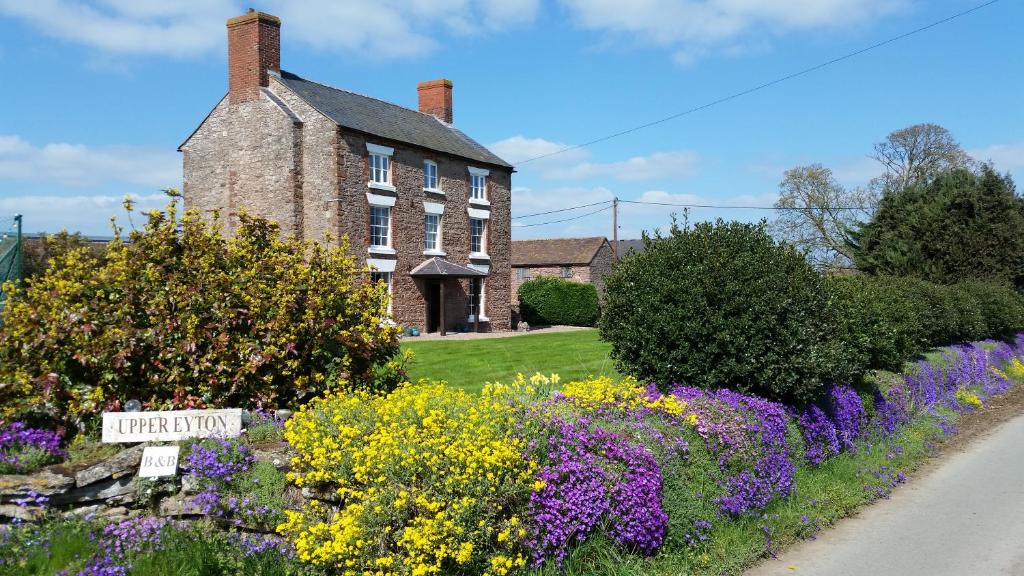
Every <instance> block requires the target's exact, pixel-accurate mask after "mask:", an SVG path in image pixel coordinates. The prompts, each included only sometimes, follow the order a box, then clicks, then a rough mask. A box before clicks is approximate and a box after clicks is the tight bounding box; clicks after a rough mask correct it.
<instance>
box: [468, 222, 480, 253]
mask: <svg viewBox="0 0 1024 576" xmlns="http://www.w3.org/2000/svg"><path fill="white" fill-rule="evenodd" d="M483 240H484V221H483V220H480V219H478V218H470V219H469V251H470V252H483V251H484V250H483V248H484V246H483V243H484V242H483Z"/></svg>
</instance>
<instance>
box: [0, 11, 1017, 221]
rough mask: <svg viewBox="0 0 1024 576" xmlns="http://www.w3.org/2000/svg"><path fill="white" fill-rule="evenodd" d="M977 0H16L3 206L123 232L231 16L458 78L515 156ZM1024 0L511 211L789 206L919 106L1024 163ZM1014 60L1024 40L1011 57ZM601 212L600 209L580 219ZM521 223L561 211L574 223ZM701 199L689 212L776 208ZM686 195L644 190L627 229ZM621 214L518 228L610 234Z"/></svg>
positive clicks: (383, 94)
mask: <svg viewBox="0 0 1024 576" xmlns="http://www.w3.org/2000/svg"><path fill="white" fill-rule="evenodd" d="M978 3H980V0H932V1H924V0H888V1H886V0H774V1H767V0H762V1H757V0H637V1H634V2H629V3H620V2H612V1H610V0H590V1H588V0H552V1H544V0H377V1H375V2H357V1H352V0H335V1H328V0H315V1H308V2H299V1H290V2H286V1H285V0H268V1H265V2H260V3H248V4H243V3H240V2H234V1H231V0H210V1H207V2H189V1H180V2H158V1H154V0H33V1H32V2H25V1H23V0H0V70H2V71H3V77H4V78H5V88H4V90H3V96H2V102H3V106H0V219H3V218H6V217H7V215H9V214H13V213H24V214H25V228H26V230H27V231H43V230H47V231H56V230H59V229H60V228H68V229H70V230H79V231H82V232H84V233H87V234H107V233H109V222H108V221H109V217H110V216H111V215H112V214H114V213H117V212H119V205H120V203H121V198H122V197H123V196H124V195H125V194H132V195H134V196H136V197H137V198H138V201H139V204H140V206H142V207H144V208H148V207H155V206H160V205H162V203H163V199H162V197H161V195H160V193H159V190H160V189H161V188H164V187H167V186H180V180H181V158H180V156H179V154H178V152H176V151H175V150H176V148H177V146H178V144H180V143H181V141H182V140H183V139H184V138H185V137H186V136H187V135H188V134H189V133H190V132H191V130H192V129H193V128H194V127H195V126H196V125H197V124H198V123H199V121H200V120H202V118H203V116H204V115H205V114H206V113H207V112H208V111H209V110H210V108H211V107H212V106H213V105H214V104H215V103H216V102H217V101H218V99H219V98H220V97H221V96H222V95H223V94H224V92H225V90H226V85H227V75H226V47H225V36H226V33H225V29H224V21H225V20H226V18H228V17H230V16H233V15H237V14H240V13H242V12H244V10H245V8H246V7H247V6H249V5H252V6H254V7H255V8H257V9H260V10H264V11H267V12H271V13H273V14H276V15H278V16H280V17H281V19H282V67H283V68H284V69H286V70H289V71H291V72H295V73H297V74H300V75H302V76H305V77H307V78H311V79H314V80H317V81H319V82H323V83H326V84H331V85H335V86H338V87H342V88H346V89H350V90H353V91H356V92H361V93H364V94H369V95H372V96H376V97H379V98H382V99H385V100H389V101H392V102H396V103H399V104H403V105H406V106H409V107H415V105H416V83H417V82H418V81H421V80H428V79H434V78H439V77H446V78H449V79H451V80H452V81H453V82H454V86H455V88H454V90H455V92H454V117H455V124H456V126H458V127H459V128H461V129H462V130H464V131H466V132H467V133H469V134H470V135H472V136H473V137H474V138H476V139H477V140H479V141H480V142H482V143H484V144H487V145H489V146H491V147H492V149H494V150H495V151H496V152H498V153H499V154H500V155H501V156H503V157H504V158H505V159H506V160H508V161H510V162H513V163H516V162H517V161H520V160H523V159H525V158H529V157H533V156H536V155H537V154H539V153H545V152H549V151H552V150H556V149H559V148H560V147H563V146H565V145H572V144H577V143H580V142H585V141H589V140H592V139H595V138H598V137H601V136H604V135H606V134H609V133H614V132H617V131H620V130H623V129H627V128H630V127H632V126H635V125H637V124H642V123H645V122H648V121H651V120H655V119H658V118H661V117H664V116H668V115H671V114H674V113H677V112H679V111H681V110H686V109H689V108H692V107H694V106H698V105H701V104H704V103H706V102H708V101H712V100H715V99H717V98H719V97H722V96H725V95H728V94H730V93H733V92H737V91H740V90H743V89H746V88H749V87H751V86H754V85H757V84H760V83H762V82H765V81H768V80H771V79H773V78H776V77H778V76H782V75H785V74H788V73H791V72H794V71H796V70H800V69H803V68H806V67H808V66H811V65H814V64H817V63H819V62H822V61H825V60H828V59H830V58H833V57H836V56H840V55H842V54H845V53H848V52H851V51H853V50H857V49H859V48H862V47H864V46H867V45H870V44H873V43H875V42H878V41H880V40H883V39H885V38H888V37H891V36H895V35H898V34H901V33H903V32H906V31H908V30H911V29H914V28H917V27H919V26H921V25H924V24H927V23H929V22H932V21H935V20H938V19H940V18H943V17H945V16H948V15H950V14H952V13H955V12H959V11H961V10H964V9H966V8H969V7H971V6H973V5H975V4H978ZM1022 22H1024V2H1020V1H1019V0H1002V1H1001V2H998V3H996V4H994V5H992V6H990V7H988V8H985V9H983V10H980V11H978V12H975V13H973V14H971V15H968V16H965V17H963V18H960V19H958V20H955V21H953V22H950V23H948V24H944V25H942V26H939V27H937V28H934V29H932V30H930V31H927V32H924V33H922V34H919V35H916V36H914V37H911V38H909V39H906V40H903V41H900V42H898V43H895V44H892V45H889V46H887V47H884V48H881V49H879V50H876V51H873V52H870V53H868V54H865V55H863V56H860V57H858V58H855V59H852V60H848V61H845V62H842V63H840V64H837V65H835V66H832V67H829V68H826V69H823V70H820V71H817V72H814V73H812V74H809V75H806V76H803V77H801V78H798V79H795V80H792V81H789V82H785V83H783V84H781V85H778V86H774V87H772V88H769V89H767V90H764V91H761V92H758V93H756V94H753V95H750V96H746V97H743V98H740V99H737V100H733V101H731V102H728V103H725V104H722V105H719V106H715V107H713V108H710V109H707V110H704V111H701V112H698V113H695V114H692V115H689V116H686V117H684V118H680V119H677V120H674V121H670V122H666V123H664V124H660V125H658V126H655V127H653V128H649V129H646V130H641V131H638V132H635V133H632V134H629V135H627V136H623V137H621V138H616V139H613V140H610V141H607V142H603V143H600V144H596V145H594V146H593V147H590V148H587V149H584V150H574V151H571V152H568V153H565V154H562V155H559V156H556V157H552V158H548V159H544V160H539V161H536V162H531V163H527V164H524V165H522V166H520V167H519V168H518V172H517V174H516V175H515V176H514V178H513V186H514V190H513V210H514V214H519V215H521V214H527V213H532V212H538V211H543V210H550V209H556V208H561V207H565V206H572V205H577V204H586V203H591V202H597V201H601V200H606V199H610V198H611V197H612V196H618V197H620V198H623V199H647V200H656V201H668V202H683V203H704V204H756V205H766V206H767V205H771V203H772V202H773V200H774V198H775V197H776V195H777V189H778V183H779V181H780V179H781V178H782V174H783V172H784V171H785V170H786V169H788V168H791V167H794V166H797V165H801V164H808V163H811V162H820V163H823V164H825V165H826V166H829V167H830V168H832V169H833V170H834V171H835V173H836V175H837V176H838V177H839V179H840V180H841V181H842V182H843V183H844V184H847V185H850V186H854V185H858V184H863V183H864V182H866V181H867V180H868V179H870V178H871V177H872V176H874V175H877V174H878V172H879V167H878V166H877V164H876V163H875V162H874V161H872V160H870V158H869V154H870V152H871V147H872V144H873V143H875V142H877V141H879V140H881V139H883V138H884V137H885V135H886V134H887V133H888V132H890V131H892V130H895V129H898V128H902V127H905V126H908V125H911V124H916V123H919V122H934V123H938V124H941V125H943V126H945V127H947V128H948V129H949V130H950V131H952V133H953V134H954V135H955V136H956V137H957V138H958V139H959V141H960V142H961V144H962V145H963V146H964V148H965V149H967V150H968V151H970V152H971V153H972V154H973V155H975V156H976V157H977V158H979V159H981V160H992V161H994V162H995V164H996V166H997V167H998V168H999V169H1001V170H1006V171H1010V172H1011V173H1013V174H1014V175H1015V176H1016V175H1017V174H1018V173H1019V172H1021V171H1024V100H1022V96H1024V74H1022V72H1024V64H1022V62H1024V58H1021V57H1020V56H1021V48H1020V44H1019V27H1020V24H1021V23H1022ZM1014 54H1017V56H1016V57H1015V56H1013V55H1014ZM583 212H586V210H583V211H581V212H579V213H583ZM574 214H575V213H568V214H564V215H557V216H553V217H548V218H544V217H541V218H535V219H525V220H519V221H517V222H518V223H530V222H544V221H546V220H550V219H556V218H557V217H559V216H572V215H574ZM764 215H765V213H762V212H756V211H736V210H732V211H714V210H697V211H695V212H693V214H692V216H691V217H692V218H695V219H705V218H713V217H717V216H721V217H725V218H738V219H744V220H751V219H758V218H760V217H762V216H764ZM669 221H670V209H666V208H655V207H640V206H635V205H632V206H630V205H627V206H626V207H624V208H623V210H622V212H621V216H620V224H621V231H620V236H621V237H636V236H638V235H639V233H640V230H642V229H651V228H654V227H658V226H661V227H664V226H665V225H667V224H668V222H669ZM610 233H611V224H610V215H609V214H608V213H607V212H604V213H601V214H598V215H594V216H592V217H588V218H582V219H579V220H575V221H572V222H566V223H562V224H554V225H548V226H535V227H528V228H527V227H517V228H516V229H515V232H514V235H515V237H516V238H532V237H549V236H580V235H591V234H595V235H596V234H600V235H610Z"/></svg>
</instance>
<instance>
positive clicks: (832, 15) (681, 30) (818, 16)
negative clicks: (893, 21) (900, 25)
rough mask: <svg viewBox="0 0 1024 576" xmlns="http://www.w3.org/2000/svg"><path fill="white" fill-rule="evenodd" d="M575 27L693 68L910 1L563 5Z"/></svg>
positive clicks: (649, 0) (645, 0)
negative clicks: (746, 45)
mask: <svg viewBox="0 0 1024 576" xmlns="http://www.w3.org/2000/svg"><path fill="white" fill-rule="evenodd" d="M562 4H564V5H565V6H566V7H567V8H568V10H569V12H570V14H571V15H572V16H573V18H574V19H575V21H576V23H577V24H578V25H579V26H580V27H582V28H585V29H589V30H597V31H602V32H608V33H611V34H613V35H616V36H620V37H625V38H629V39H632V40H633V41H635V42H637V43H641V44H647V45H654V46H660V47H664V48H668V49H671V50H672V51H673V55H674V59H675V60H676V62H677V63H681V64H684V65H685V64H691V63H693V61H694V60H695V59H696V58H699V57H700V56H702V55H703V54H704V53H705V52H706V51H708V50H709V49H717V50H726V51H732V50H736V49H737V46H736V45H737V44H738V43H743V42H744V41H745V38H744V37H745V36H748V35H752V34H756V35H758V36H760V37H761V38H762V39H763V38H764V36H766V35H767V36H778V35H782V34H785V33H788V32H792V31H801V30H820V29H823V28H840V27H849V26H851V25H857V24H863V23H867V22H870V21H872V20H875V19H878V18H880V17H882V16H886V15H888V14H891V13H893V12H896V11H899V10H902V9H904V8H905V7H906V6H907V5H908V4H909V0H772V1H765V0H633V1H632V2H630V3H629V8H628V9H623V5H622V3H621V2H619V1H618V0H562Z"/></svg>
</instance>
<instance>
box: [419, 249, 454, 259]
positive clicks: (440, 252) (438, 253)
mask: <svg viewBox="0 0 1024 576" xmlns="http://www.w3.org/2000/svg"><path fill="white" fill-rule="evenodd" d="M423 255H424V256H442V257H444V256H447V255H448V253H447V252H445V251H444V250H424V251H423Z"/></svg>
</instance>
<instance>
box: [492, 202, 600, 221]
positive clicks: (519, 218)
mask: <svg viewBox="0 0 1024 576" xmlns="http://www.w3.org/2000/svg"><path fill="white" fill-rule="evenodd" d="M610 202H611V200H602V201H601V202H593V203H591V204H580V205H579V206H570V207H568V208H559V209H558V210H548V211H547V212H534V213H533V214H523V215H522V216H513V217H512V219H513V220H521V219H523V218H532V217H534V216H543V215H545V214H555V213H556V212H568V211H569V210H579V209H580V208H589V207H590V206H597V205H598V204H608V203H610Z"/></svg>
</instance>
